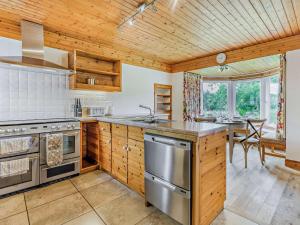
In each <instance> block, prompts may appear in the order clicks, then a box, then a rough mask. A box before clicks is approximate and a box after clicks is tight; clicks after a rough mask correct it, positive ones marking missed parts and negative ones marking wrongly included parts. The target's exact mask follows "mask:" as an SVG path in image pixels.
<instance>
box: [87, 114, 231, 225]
mask: <svg viewBox="0 0 300 225" xmlns="http://www.w3.org/2000/svg"><path fill="white" fill-rule="evenodd" d="M81 125H82V127H85V126H91V127H92V128H91V129H92V130H93V129H94V131H93V132H92V134H90V133H91V132H89V131H90V130H91V129H89V128H87V129H82V132H83V133H84V130H87V131H88V132H87V133H89V135H85V136H84V137H82V140H85V141H86V142H87V143H85V144H84V145H82V146H83V147H82V152H83V151H84V152H86V151H87V152H88V151H89V149H88V148H89V146H92V148H93V150H92V152H93V154H92V155H94V156H96V157H98V159H95V161H97V164H95V165H94V168H95V167H97V166H99V167H100V168H101V169H103V170H105V171H107V172H108V173H109V174H111V175H112V176H113V177H115V178H116V179H117V180H119V181H120V182H122V183H123V184H125V185H127V186H128V187H129V188H131V189H132V190H134V191H136V192H138V193H140V194H141V195H142V196H144V193H145V187H144V186H145V185H144V170H145V162H144V134H146V133H147V134H151V135H159V136H164V137H171V138H175V139H179V140H185V141H190V142H191V143H192V154H191V155H192V156H191V157H192V159H191V162H192V167H191V168H192V169H191V171H192V173H191V180H192V185H191V186H192V188H191V199H192V200H191V202H192V203H191V204H192V207H191V209H192V213H191V218H192V219H191V221H192V223H191V224H193V225H207V224H210V223H211V222H212V221H213V220H214V218H215V217H216V216H217V215H218V214H219V213H220V212H221V211H222V209H223V207H224V201H225V198H226V134H227V133H226V126H223V125H217V124H211V123H192V122H184V121H170V122H167V121H164V122H160V123H147V122H143V121H140V120H138V119H126V118H114V117H98V118H93V119H91V118H86V119H84V118H83V119H81ZM95 137H97V138H98V140H99V141H98V143H99V144H98V145H97V142H95ZM90 138H91V139H92V140H91V141H90V142H89V139H90ZM95 148H98V152H97V153H95ZM154 163H155V162H154ZM81 165H82V166H83V165H85V163H84V162H82V164H81ZM82 171H83V172H85V171H90V170H89V168H82Z"/></svg>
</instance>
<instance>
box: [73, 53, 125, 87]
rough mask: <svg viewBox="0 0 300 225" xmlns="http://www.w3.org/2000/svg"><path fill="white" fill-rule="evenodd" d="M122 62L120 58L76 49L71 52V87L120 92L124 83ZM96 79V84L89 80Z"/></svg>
mask: <svg viewBox="0 0 300 225" xmlns="http://www.w3.org/2000/svg"><path fill="white" fill-rule="evenodd" d="M121 67H122V64H121V61H120V60H115V59H108V58H105V57H102V56H99V55H95V54H91V53H87V52H83V51H80V50H74V51H73V52H70V53H69V68H70V69H72V70H73V71H74V74H72V75H70V89H73V90H91V91H105V92H118V91H121V84H122V72H121V71H122V70H121ZM89 79H94V81H95V84H89V83H88V80H89Z"/></svg>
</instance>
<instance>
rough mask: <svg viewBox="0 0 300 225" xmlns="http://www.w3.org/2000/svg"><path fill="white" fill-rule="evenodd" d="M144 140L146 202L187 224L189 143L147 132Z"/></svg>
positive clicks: (188, 222) (188, 219)
mask: <svg viewBox="0 0 300 225" xmlns="http://www.w3.org/2000/svg"><path fill="white" fill-rule="evenodd" d="M144 142H145V196H146V201H147V202H148V203H150V204H152V205H153V206H155V207H156V208H158V209H160V210H161V211H162V212H164V213H166V214H167V215H169V216H170V217H172V218H173V219H175V220H176V221H178V222H180V223H182V224H184V225H190V224H191V152H192V151H191V149H192V143H191V142H189V141H183V140H178V139H174V138H170V137H165V136H157V135H150V134H145V136H144Z"/></svg>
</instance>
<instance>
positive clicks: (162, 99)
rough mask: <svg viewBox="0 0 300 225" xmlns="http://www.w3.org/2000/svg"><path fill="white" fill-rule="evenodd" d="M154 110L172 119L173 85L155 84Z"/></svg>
mask: <svg viewBox="0 0 300 225" xmlns="http://www.w3.org/2000/svg"><path fill="white" fill-rule="evenodd" d="M154 111H155V113H162V114H168V119H172V85H166V84H154Z"/></svg>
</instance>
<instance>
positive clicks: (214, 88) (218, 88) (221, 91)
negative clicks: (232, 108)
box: [203, 83, 228, 115]
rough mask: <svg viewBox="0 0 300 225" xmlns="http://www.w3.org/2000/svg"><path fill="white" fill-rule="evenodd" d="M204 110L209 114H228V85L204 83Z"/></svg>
mask: <svg viewBox="0 0 300 225" xmlns="http://www.w3.org/2000/svg"><path fill="white" fill-rule="evenodd" d="M203 89H204V90H203V109H204V112H206V113H207V114H214V115H216V114H217V113H220V112H226V111H227V110H228V104H227V94H228V85H227V84H224V83H204V87H203Z"/></svg>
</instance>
